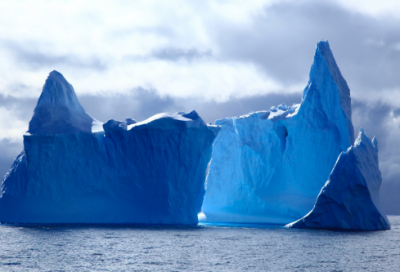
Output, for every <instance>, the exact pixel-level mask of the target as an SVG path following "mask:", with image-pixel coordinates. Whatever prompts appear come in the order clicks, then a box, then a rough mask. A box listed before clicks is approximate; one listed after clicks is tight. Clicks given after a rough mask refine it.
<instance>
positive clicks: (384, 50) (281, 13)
mask: <svg viewBox="0 0 400 272" xmlns="http://www.w3.org/2000/svg"><path fill="white" fill-rule="evenodd" d="M210 23H215V22H210ZM399 25H400V20H399V19H395V18H391V17H387V18H373V17H369V16H367V15H363V14H359V13H354V12H350V11H348V10H345V9H344V8H341V7H339V6H338V5H335V4H332V3H329V2H321V1H308V2H307V3H293V2H290V3H289V2H283V3H278V4H276V5H273V6H271V7H268V8H267V9H266V10H265V13H264V14H263V15H259V16H257V17H255V18H254V19H253V23H252V24H251V25H249V26H248V27H240V28H239V27H232V25H231V24H227V23H224V22H220V23H218V24H215V26H214V27H213V28H210V29H212V31H213V32H212V35H213V38H214V40H215V41H216V42H217V43H218V44H219V46H220V47H221V55H220V57H221V58H222V59H224V60H238V61H244V62H246V61H247V62H251V63H255V64H258V66H259V67H261V68H263V69H264V70H265V71H266V72H267V73H268V74H269V75H272V76H273V77H274V78H275V79H277V80H279V81H281V82H285V83H291V82H294V83H295V82H299V81H301V80H303V79H304V78H305V77H306V76H307V75H308V71H309V67H310V65H311V62H312V58H311V56H313V54H314V50H315V47H314V46H312V45H314V44H316V43H317V42H318V41H320V40H321V39H327V40H329V42H330V45H331V48H332V50H333V53H334V55H335V57H336V60H337V61H338V64H339V67H340V68H341V70H342V73H343V74H344V75H345V78H347V79H350V82H349V83H350V87H353V88H355V87H356V88H358V89H360V90H361V88H365V89H377V88H379V89H382V88H392V87H398V86H399V85H400V77H399V76H397V75H398V71H400V50H397V49H396V46H398V44H399V42H400V31H399V27H398V26H399ZM358 89H357V91H359V90H358Z"/></svg>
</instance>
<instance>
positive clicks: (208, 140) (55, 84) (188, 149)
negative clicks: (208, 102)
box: [0, 71, 219, 225]
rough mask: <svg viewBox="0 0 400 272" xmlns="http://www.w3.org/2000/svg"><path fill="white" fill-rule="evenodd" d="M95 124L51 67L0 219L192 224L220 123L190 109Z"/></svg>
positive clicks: (7, 182)
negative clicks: (211, 122) (207, 120)
mask: <svg viewBox="0 0 400 272" xmlns="http://www.w3.org/2000/svg"><path fill="white" fill-rule="evenodd" d="M101 125H102V124H101V123H100V122H99V121H97V120H95V119H93V118H92V117H90V116H89V115H88V114H87V113H86V112H85V110H84V109H83V107H82V106H81V105H80V103H79V101H78V99H77V97H76V95H75V91H74V89H73V87H72V86H71V85H70V84H69V83H68V82H67V81H66V80H65V78H64V77H63V76H62V75H61V74H60V73H58V72H56V71H53V72H51V73H50V75H49V77H48V79H47V80H46V84H45V86H44V87H43V92H42V94H41V96H40V98H39V101H38V104H37V106H36V108H35V111H34V116H33V118H32V120H31V121H30V123H29V133H28V134H26V135H24V151H22V153H21V154H20V155H19V156H18V157H17V158H16V159H15V161H14V163H13V165H12V167H11V169H10V171H9V172H8V173H7V174H6V176H5V178H4V180H3V183H2V185H1V193H0V222H1V223H19V224H49V223H104V224H146V225H148V224H160V225H162V224H166V225H196V224H197V223H198V218H197V214H198V213H199V212H200V209H201V203H202V200H203V196H204V181H205V178H206V169H207V165H208V163H209V161H210V159H211V149H212V143H213V141H214V139H215V137H216V135H217V133H218V131H219V127H217V126H209V125H206V124H205V123H204V122H203V120H202V119H201V118H200V117H199V116H198V115H197V113H196V112H195V111H192V112H190V113H177V114H165V113H163V114H158V115H155V116H153V117H151V118H149V119H147V120H145V121H143V122H138V123H137V122H136V121H135V120H133V119H130V118H127V119H125V120H124V121H123V122H118V121H114V120H110V121H108V122H107V123H105V124H103V125H102V126H101ZM103 129H104V130H103Z"/></svg>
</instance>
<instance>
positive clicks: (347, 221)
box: [287, 129, 390, 230]
mask: <svg viewBox="0 0 400 272" xmlns="http://www.w3.org/2000/svg"><path fill="white" fill-rule="evenodd" d="M381 183H382V177H381V172H380V171H379V162H378V142H377V140H376V139H375V138H373V139H372V141H371V140H370V139H369V138H368V137H367V135H365V133H364V131H363V130H362V129H361V130H360V133H359V135H358V138H357V139H356V141H355V143H354V146H351V147H349V149H347V151H346V152H342V153H341V154H340V155H339V158H338V159H337V162H336V164H335V167H334V168H333V170H332V173H331V174H330V176H329V179H328V181H327V182H326V184H325V185H324V186H323V187H322V189H321V192H320V193H319V195H318V197H317V200H316V202H315V206H314V208H313V209H312V210H311V212H309V213H308V214H307V215H306V216H304V217H303V218H301V219H299V220H298V221H296V222H293V223H291V224H288V225H287V227H289V228H324V229H347V230H388V229H390V223H389V221H388V219H387V217H386V215H384V214H383V213H382V212H381V210H380V204H379V188H380V186H381Z"/></svg>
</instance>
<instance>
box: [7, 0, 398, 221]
mask: <svg viewBox="0 0 400 272" xmlns="http://www.w3.org/2000/svg"><path fill="white" fill-rule="evenodd" d="M399 26H400V1H397V0H393V1H389V0H380V1H372V0H363V1H356V0H346V1H345V0H337V1H333V0H332V1H329V0H328V1H317V0H304V1H290V0H280V1H278V0H270V1H268V0H254V1H239V0H231V1H219V0H214V1H207V0H204V1H174V0H169V1H151V0H145V1H99V0H97V1H78V0H76V1H74V0H71V1H45V0H31V1H4V0H0V150H1V152H0V172H1V173H2V174H5V173H6V172H7V170H8V169H9V167H10V165H11V164H12V162H13V159H14V158H15V157H16V156H17V155H18V154H19V152H20V151H22V149H23V146H22V140H23V138H22V136H23V134H24V132H25V131H26V130H27V129H28V123H29V120H30V118H31V117H32V113H33V109H34V107H35V105H36V102H37V99H38V97H39V95H40V93H41V89H42V87H43V84H44V82H45V80H46V78H47V76H48V74H49V73H50V72H51V71H52V70H57V71H59V72H61V73H62V74H63V75H64V76H65V78H66V79H67V80H68V81H69V82H70V83H71V84H72V85H73V86H74V88H75V91H76V93H77V95H78V97H79V99H80V101H81V104H82V105H83V106H84V108H85V109H86V111H87V112H88V113H89V114H90V115H92V116H93V117H95V118H96V119H98V120H100V121H102V122H106V121H107V120H109V119H116V120H122V119H123V118H124V117H132V118H134V119H136V120H138V121H141V120H144V119H146V118H148V117H150V116H152V115H153V114H156V113H159V112H178V111H190V110H192V109H195V110H196V111H197V112H198V113H199V114H200V116H201V117H202V118H203V119H204V120H205V121H206V122H211V123H213V122H214V121H215V120H216V119H220V118H223V117H229V116H236V115H241V114H246V113H248V112H251V111H257V110H266V109H269V108H270V107H271V106H273V105H275V106H277V105H279V104H281V103H286V104H290V105H291V104H292V103H300V102H301V95H302V90H303V89H304V87H305V86H306V85H307V81H308V73H309V70H310V67H311V64H312V61H313V56H314V52H315V48H316V43H317V42H319V41H320V40H328V41H329V43H330V46H331V49H332V51H333V54H334V56H335V59H336V61H337V63H338V66H339V68H340V70H341V72H342V75H343V76H344V78H345V79H346V81H347V83H348V85H349V87H350V90H351V97H352V110H353V115H352V119H353V124H354V127H355V130H356V135H357V132H358V129H359V128H360V127H363V128H364V130H365V132H366V133H367V135H369V136H370V137H371V138H372V137H373V136H374V135H376V137H377V139H378V142H379V159H380V169H381V171H382V177H383V183H382V187H381V201H382V204H383V206H384V209H385V210H386V211H387V213H389V214H400V156H399V154H400V145H399V144H398V141H399V139H400V31H399Z"/></svg>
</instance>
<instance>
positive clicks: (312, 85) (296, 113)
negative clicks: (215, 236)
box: [203, 41, 354, 224]
mask: <svg viewBox="0 0 400 272" xmlns="http://www.w3.org/2000/svg"><path fill="white" fill-rule="evenodd" d="M215 124H216V125H220V126H222V129H221V132H220V133H219V134H218V136H217V138H216V140H215V142H214V147H213V153H212V161H211V164H210V169H209V174H208V177H207V181H206V195H205V198H204V203H203V212H204V214H205V217H206V219H203V221H205V222H232V223H234V222H241V223H280V224H287V223H290V222H293V221H295V220H297V219H299V218H301V217H303V216H304V215H305V214H307V213H308V212H309V211H310V210H311V209H312V207H313V205H314V203H315V199H316V197H317V196H318V193H319V192H320V190H321V187H322V186H323V185H324V184H325V182H326V180H327V179H328V177H329V174H330V172H331V171H332V168H333V166H334V165H335V162H336V159H337V157H338V155H339V154H340V153H341V152H342V151H345V150H347V148H348V147H349V146H351V144H353V142H354V130H353V125H352V122H351V99H350V90H349V88H348V86H347V83H346V81H345V80H344V78H343V77H342V75H341V73H340V70H339V68H338V66H337V64H336V62H335V59H334V57H333V55H332V52H331V50H330V48H329V44H328V42H325V41H322V42H319V43H318V44H317V49H316V52H315V56H314V62H313V64H312V67H311V71H310V78H309V82H308V84H307V87H306V88H305V90H304V92H303V100H302V101H301V104H298V105H293V106H291V107H287V106H286V105H285V104H281V105H279V106H278V107H272V108H271V109H270V110H269V111H260V112H253V113H250V114H248V115H244V116H239V117H233V118H225V119H221V120H217V121H216V122H215Z"/></svg>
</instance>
